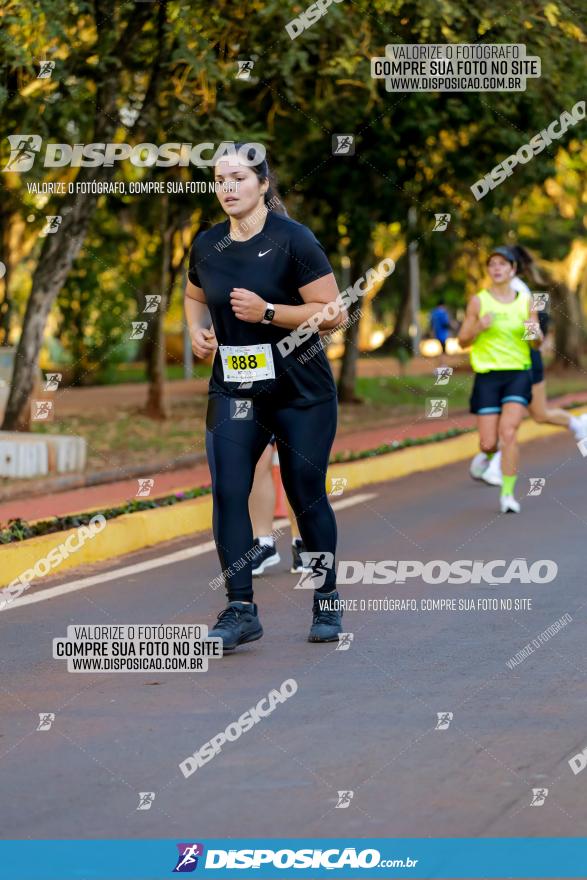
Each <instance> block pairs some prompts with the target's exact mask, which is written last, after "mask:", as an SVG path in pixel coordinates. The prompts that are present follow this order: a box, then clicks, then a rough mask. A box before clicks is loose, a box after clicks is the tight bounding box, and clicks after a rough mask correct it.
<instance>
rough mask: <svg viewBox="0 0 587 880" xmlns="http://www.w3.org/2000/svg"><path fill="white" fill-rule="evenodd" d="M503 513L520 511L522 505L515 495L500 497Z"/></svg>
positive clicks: (500, 506)
mask: <svg viewBox="0 0 587 880" xmlns="http://www.w3.org/2000/svg"><path fill="white" fill-rule="evenodd" d="M499 509H500V511H501V513H519V512H520V505H519V503H518V502H517V501H516V499H515V498H514V496H513V495H502V496H501V497H500V499H499Z"/></svg>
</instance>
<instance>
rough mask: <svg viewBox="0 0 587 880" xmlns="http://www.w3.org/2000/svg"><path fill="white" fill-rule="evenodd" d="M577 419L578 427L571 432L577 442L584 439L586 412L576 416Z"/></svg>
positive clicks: (585, 435)
mask: <svg viewBox="0 0 587 880" xmlns="http://www.w3.org/2000/svg"><path fill="white" fill-rule="evenodd" d="M577 421H578V422H579V427H578V428H577V429H576V430H575V431H573V434H574V435H575V440H576V441H577V442H579V440H584V439H585V438H586V437H587V413H584V414H583V415H582V416H577Z"/></svg>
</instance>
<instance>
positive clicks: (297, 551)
mask: <svg viewBox="0 0 587 880" xmlns="http://www.w3.org/2000/svg"><path fill="white" fill-rule="evenodd" d="M305 552H306V548H305V547H304V542H303V541H302V539H301V538H296V539H295V543H294V542H293V541H292V545H291V569H290V571H291V573H292V574H300V573H301V572H310V571H312V569H311V568H304V563H303V562H302V553H305Z"/></svg>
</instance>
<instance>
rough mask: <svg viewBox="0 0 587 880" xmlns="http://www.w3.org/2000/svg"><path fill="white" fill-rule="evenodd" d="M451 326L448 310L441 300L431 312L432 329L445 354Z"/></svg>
mask: <svg viewBox="0 0 587 880" xmlns="http://www.w3.org/2000/svg"><path fill="white" fill-rule="evenodd" d="M451 324H452V322H451V319H450V315H449V313H448V309H447V308H446V305H445V304H444V301H443V300H441V301H440V302H439V303H438V305H437V306H435V307H434V308H433V309H432V311H431V312H430V328H431V330H432V334H433V336H434V338H435V339H438V341H439V342H440V344H441V346H442V351H443V353H444V352H446V340H447V339H448V337H449V335H450V329H451Z"/></svg>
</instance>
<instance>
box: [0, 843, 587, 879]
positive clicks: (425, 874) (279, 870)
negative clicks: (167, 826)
mask: <svg viewBox="0 0 587 880" xmlns="http://www.w3.org/2000/svg"><path fill="white" fill-rule="evenodd" d="M178 874H192V875H193V876H194V878H197V877H198V875H200V876H202V875H205V876H206V877H208V878H212V877H218V878H219V880H223V878H230V877H233V878H234V877H240V878H243V877H247V878H249V877H250V878H252V880H254V878H257V877H259V878H272V880H276V878H281V877H283V878H284V880H291V878H300V880H305V878H312V877H331V878H333V880H336V878H345V880H347V878H353V877H362V878H379V880H385V878H388V877H389V878H399V877H411V878H413V880H417V878H433V877H437V878H446V880H457V878H493V877H496V878H520V877H524V878H530V880H531V878H539V877H551V878H563V877H586V876H587V838H585V837H567V838H529V837H528V838H519V837H510V838H499V839H496V838H484V839H481V840H478V839H475V840H472V839H466V838H450V839H446V838H443V839H435V838H404V839H393V838H365V839H361V838H352V839H346V840H341V839H339V838H331V839H328V838H326V839H310V838H258V839H236V840H234V839H226V838H223V839H210V840H185V839H184V840H180V841H176V840H12V841H0V878H2V880H161V878H173V877H176V876H177V875H178Z"/></svg>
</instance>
